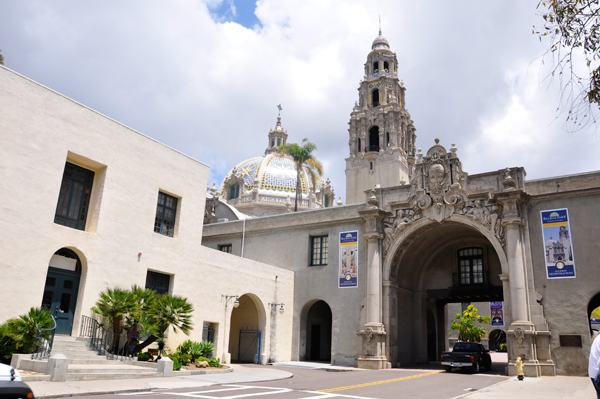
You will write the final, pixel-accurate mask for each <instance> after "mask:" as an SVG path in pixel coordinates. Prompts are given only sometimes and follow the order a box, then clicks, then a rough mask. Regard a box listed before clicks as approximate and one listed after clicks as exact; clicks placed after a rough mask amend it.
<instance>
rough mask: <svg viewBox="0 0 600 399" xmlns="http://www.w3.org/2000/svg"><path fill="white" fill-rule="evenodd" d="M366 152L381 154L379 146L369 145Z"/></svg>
mask: <svg viewBox="0 0 600 399" xmlns="http://www.w3.org/2000/svg"><path fill="white" fill-rule="evenodd" d="M365 152H379V146H378V145H368V146H366V147H365Z"/></svg>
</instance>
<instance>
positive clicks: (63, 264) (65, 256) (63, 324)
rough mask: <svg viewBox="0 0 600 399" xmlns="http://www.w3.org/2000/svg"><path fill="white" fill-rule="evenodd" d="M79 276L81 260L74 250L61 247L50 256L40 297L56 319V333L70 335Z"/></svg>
mask: <svg viewBox="0 0 600 399" xmlns="http://www.w3.org/2000/svg"><path fill="white" fill-rule="evenodd" d="M80 277H81V261H80V260H79V257H78V256H77V254H75V252H73V251H71V250H69V249H66V248H62V249H60V250H58V251H56V253H55V254H54V255H53V256H52V259H51V260H50V266H49V267H48V274H47V275H46V285H45V287H44V296H43V298H42V308H43V309H48V310H49V311H50V312H52V315H53V316H54V317H55V319H56V333H57V334H66V335H71V331H72V330H73V316H74V315H75V307H76V305H77V293H78V291H79V280H80Z"/></svg>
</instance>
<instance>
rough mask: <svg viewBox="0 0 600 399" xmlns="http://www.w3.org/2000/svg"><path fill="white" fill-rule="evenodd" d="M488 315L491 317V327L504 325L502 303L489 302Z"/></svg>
mask: <svg viewBox="0 0 600 399" xmlns="http://www.w3.org/2000/svg"><path fill="white" fill-rule="evenodd" d="M490 314H491V316H492V326H503V325H504V306H503V302H490Z"/></svg>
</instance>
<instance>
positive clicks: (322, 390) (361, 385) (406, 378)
mask: <svg viewBox="0 0 600 399" xmlns="http://www.w3.org/2000/svg"><path fill="white" fill-rule="evenodd" d="M443 372H444V370H438V371H433V372H431V373H424V374H416V375H410V376H408V377H401V378H394V379H391V380H383V381H375V382H367V383H366V384H358V385H349V386H347V387H339V388H330V389H321V390H320V391H317V392H336V391H343V390H346V389H353V388H362V387H368V386H371V385H379V384H387V383H388V382H395V381H402V380H410V379H411V378H419V377H425V376H428V375H433V374H438V373H443Z"/></svg>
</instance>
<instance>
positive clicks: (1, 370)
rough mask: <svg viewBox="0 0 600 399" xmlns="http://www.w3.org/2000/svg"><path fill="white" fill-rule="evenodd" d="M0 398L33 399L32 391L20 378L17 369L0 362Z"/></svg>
mask: <svg viewBox="0 0 600 399" xmlns="http://www.w3.org/2000/svg"><path fill="white" fill-rule="evenodd" d="M0 398H2V399H33V398H34V396H33V392H32V391H31V388H29V386H28V385H27V384H25V383H24V382H23V380H22V379H21V375H20V374H19V370H17V369H15V368H14V367H11V366H8V365H6V364H2V363H0Z"/></svg>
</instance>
